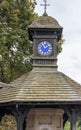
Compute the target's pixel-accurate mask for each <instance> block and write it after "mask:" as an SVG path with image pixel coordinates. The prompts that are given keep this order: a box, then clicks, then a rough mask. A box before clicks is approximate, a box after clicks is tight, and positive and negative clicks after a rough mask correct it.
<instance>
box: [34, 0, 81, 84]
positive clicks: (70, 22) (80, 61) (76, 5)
mask: <svg viewBox="0 0 81 130" xmlns="http://www.w3.org/2000/svg"><path fill="white" fill-rule="evenodd" d="M47 3H48V4H50V6H48V7H47V13H48V15H49V16H52V17H54V18H55V19H56V20H57V21H58V22H59V24H60V25H61V26H62V27H63V39H65V42H64V44H63V46H62V48H63V50H62V52H61V53H60V54H59V56H58V70H59V71H60V72H63V73H64V74H66V75H67V76H69V77H70V78H72V79H73V80H75V81H76V82H78V83H80V84H81V0H47ZM40 4H44V1H43V0H37V5H36V9H35V12H36V13H38V14H39V16H41V15H42V14H43V12H44V7H43V6H40Z"/></svg>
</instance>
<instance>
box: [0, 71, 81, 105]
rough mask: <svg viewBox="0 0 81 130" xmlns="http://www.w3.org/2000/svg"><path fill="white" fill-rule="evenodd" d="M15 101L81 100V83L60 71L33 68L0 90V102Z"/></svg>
mask: <svg viewBox="0 0 81 130" xmlns="http://www.w3.org/2000/svg"><path fill="white" fill-rule="evenodd" d="M13 101H18V102H42V101H43V102H48V101H49V102H52V101H53V102H62V101H63V102H68V101H69V102H73V101H81V85H79V84H78V83H76V82H75V81H74V80H72V79H71V78H69V77H68V76H66V75H65V74H63V73H61V72H58V71H39V72H38V71H35V70H32V71H31V72H29V73H27V74H25V75H23V76H21V77H20V78H18V79H17V80H15V81H14V82H12V83H11V87H3V88H2V89H1V90H0V103H5V102H13Z"/></svg>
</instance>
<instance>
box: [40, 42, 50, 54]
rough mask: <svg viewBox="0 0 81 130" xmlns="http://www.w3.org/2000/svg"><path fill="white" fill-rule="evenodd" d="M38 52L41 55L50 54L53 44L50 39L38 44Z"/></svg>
mask: <svg viewBox="0 0 81 130" xmlns="http://www.w3.org/2000/svg"><path fill="white" fill-rule="evenodd" d="M38 52H39V53H40V54H41V55H49V54H51V52H52V45H51V43H49V42H48V41H43V42H40V43H39V45H38Z"/></svg>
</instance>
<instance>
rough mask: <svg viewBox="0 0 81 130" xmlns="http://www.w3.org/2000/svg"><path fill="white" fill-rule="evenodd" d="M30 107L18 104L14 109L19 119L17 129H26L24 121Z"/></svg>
mask: <svg viewBox="0 0 81 130" xmlns="http://www.w3.org/2000/svg"><path fill="white" fill-rule="evenodd" d="M29 110H30V108H29V107H27V106H20V105H18V104H16V109H15V110H13V111H12V113H13V115H14V116H15V118H16V121H17V130H24V127H23V126H24V121H25V118H26V117H27V114H28V112H29Z"/></svg>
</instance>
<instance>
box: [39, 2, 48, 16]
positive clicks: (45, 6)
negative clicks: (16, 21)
mask: <svg viewBox="0 0 81 130" xmlns="http://www.w3.org/2000/svg"><path fill="white" fill-rule="evenodd" d="M43 1H44V2H45V4H41V6H44V14H43V15H47V13H46V10H47V6H50V5H49V4H47V0H43Z"/></svg>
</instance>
